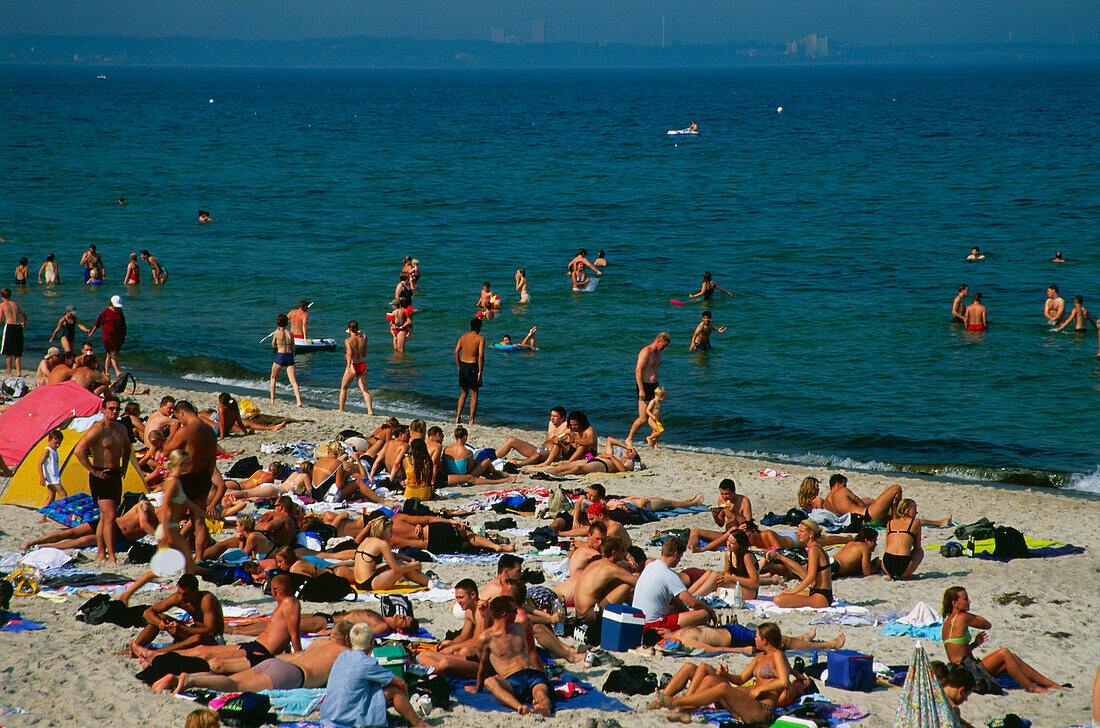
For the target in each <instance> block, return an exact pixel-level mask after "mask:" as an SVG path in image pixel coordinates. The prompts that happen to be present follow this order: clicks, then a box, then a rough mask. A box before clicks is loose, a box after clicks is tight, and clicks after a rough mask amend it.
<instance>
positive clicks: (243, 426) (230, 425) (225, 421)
mask: <svg viewBox="0 0 1100 728" xmlns="http://www.w3.org/2000/svg"><path fill="white" fill-rule="evenodd" d="M199 418H200V419H202V420H203V421H204V422H206V423H207V424H208V425H210V426H211V427H213V428H214V430H215V431H217V433H218V437H229V434H230V433H232V432H239V433H241V434H242V435H251V434H252V433H253V432H255V431H256V430H268V431H278V430H281V429H283V428H284V427H286V420H283V421H282V422H280V423H279V424H277V425H264V424H261V423H260V422H258V421H256V420H246V419H244V417H243V416H241V407H240V405H239V404H237V400H235V399H233V395H231V394H228V393H227V392H222V393H221V394H219V395H218V406H217V407H216V408H215V409H213V410H205V411H203V412H200V413H199Z"/></svg>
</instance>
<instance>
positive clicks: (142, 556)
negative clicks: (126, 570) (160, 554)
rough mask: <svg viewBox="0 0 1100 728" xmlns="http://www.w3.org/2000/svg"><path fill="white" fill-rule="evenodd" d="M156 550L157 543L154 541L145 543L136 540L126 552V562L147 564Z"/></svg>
mask: <svg viewBox="0 0 1100 728" xmlns="http://www.w3.org/2000/svg"><path fill="white" fill-rule="evenodd" d="M156 552H157V545H156V544H155V543H145V542H144V541H138V542H136V543H135V544H134V545H133V546H131V547H130V550H129V551H127V552H126V563H127V564H148V563H149V562H150V561H152V559H153V554H155V553H156Z"/></svg>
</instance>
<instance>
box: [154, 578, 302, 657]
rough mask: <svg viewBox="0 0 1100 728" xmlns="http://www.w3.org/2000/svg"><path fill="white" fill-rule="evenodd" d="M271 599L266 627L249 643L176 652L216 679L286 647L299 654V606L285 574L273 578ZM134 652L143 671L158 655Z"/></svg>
mask: <svg viewBox="0 0 1100 728" xmlns="http://www.w3.org/2000/svg"><path fill="white" fill-rule="evenodd" d="M271 596H272V597H273V598H274V599H275V609H274V610H273V611H272V612H271V615H270V617H269V618H268V621H267V627H266V628H265V629H264V630H263V632H261V633H260V634H259V636H258V637H256V639H254V640H252V641H251V642H244V643H242V644H238V645H225V644H216V645H199V646H197V647H191V648H188V649H178V650H175V651H176V652H177V653H179V654H180V655H183V656H184V657H197V658H199V659H200V660H205V661H206V663H207V664H208V665H209V666H210V672H212V673H216V674H218V675H232V674H234V673H237V672H240V671H242V670H247V669H248V668H249V667H255V666H256V665H258V664H259V663H261V662H263V661H264V660H267V659H270V658H272V657H274V656H275V655H278V654H280V653H281V652H283V651H284V650H286V649H287V648H288V647H289V648H290V649H292V650H293V651H294V652H301V651H302V638H301V635H300V625H299V621H300V618H301V605H300V604H299V602H298V600H297V599H295V598H294V595H293V588H292V586H291V580H290V577H288V576H287V575H286V574H277V575H275V576H274V577H272V578H271ZM133 650H134V653H135V654H136V655H137V657H138V659H139V660H141V663H142V665H143V666H145V667H148V666H149V663H150V662H151V661H152V659H153V657H154V656H156V655H157V654H159V653H157V652H155V651H153V650H150V649H147V648H145V647H141V646H138V645H134V647H133Z"/></svg>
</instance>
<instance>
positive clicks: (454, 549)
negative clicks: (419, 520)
mask: <svg viewBox="0 0 1100 728" xmlns="http://www.w3.org/2000/svg"><path fill="white" fill-rule="evenodd" d="M465 543H466V541H465V539H463V538H462V536H461V535H459V533H458V529H457V528H455V527H454V526H452V525H451V524H449V523H442V522H440V521H435V522H434V523H429V524H428V551H431V552H432V553H433V554H460V553H462V547H463V546H464V545H465Z"/></svg>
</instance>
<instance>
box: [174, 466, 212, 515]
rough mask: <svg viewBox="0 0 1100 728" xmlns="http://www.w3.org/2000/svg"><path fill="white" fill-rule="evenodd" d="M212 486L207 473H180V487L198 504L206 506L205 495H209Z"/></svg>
mask: <svg viewBox="0 0 1100 728" xmlns="http://www.w3.org/2000/svg"><path fill="white" fill-rule="evenodd" d="M212 486H213V483H211V482H210V475H209V474H207V473H201V472H200V473H180V487H181V488H183V492H184V493H185V494H186V495H187V497H188V498H189V499H190V500H192V501H194V502H195V503H197V504H198V505H200V506H203V507H205V506H206V497H207V496H209V495H210V488H211V487H212Z"/></svg>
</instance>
